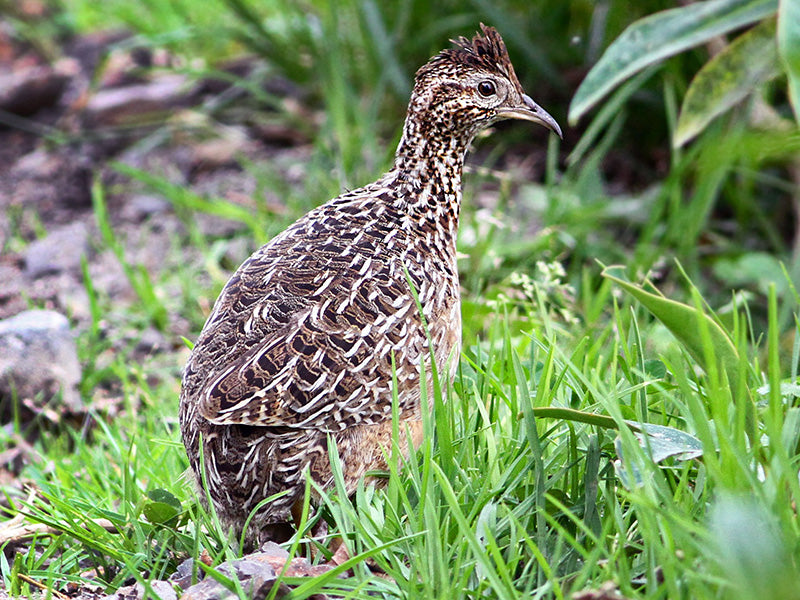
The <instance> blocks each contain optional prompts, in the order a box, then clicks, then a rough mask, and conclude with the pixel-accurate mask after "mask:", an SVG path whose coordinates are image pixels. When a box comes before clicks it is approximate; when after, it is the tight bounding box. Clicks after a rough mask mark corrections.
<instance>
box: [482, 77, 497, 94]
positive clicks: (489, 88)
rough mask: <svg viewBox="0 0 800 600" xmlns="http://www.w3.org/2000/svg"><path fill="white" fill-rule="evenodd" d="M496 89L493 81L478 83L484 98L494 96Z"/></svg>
mask: <svg viewBox="0 0 800 600" xmlns="http://www.w3.org/2000/svg"><path fill="white" fill-rule="evenodd" d="M496 91H497V90H496V89H495V87H494V83H493V82H491V81H481V82H480V83H479V84H478V93H479V94H480V95H481V96H483V97H484V98H488V97H489V96H493V95H494V93H495V92H496Z"/></svg>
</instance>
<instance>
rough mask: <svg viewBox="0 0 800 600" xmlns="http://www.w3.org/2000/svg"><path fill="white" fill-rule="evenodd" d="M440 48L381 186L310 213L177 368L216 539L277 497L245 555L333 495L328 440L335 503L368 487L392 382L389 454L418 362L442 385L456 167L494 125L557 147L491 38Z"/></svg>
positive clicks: (215, 314) (411, 406) (411, 417)
mask: <svg viewBox="0 0 800 600" xmlns="http://www.w3.org/2000/svg"><path fill="white" fill-rule="evenodd" d="M454 44H455V48H452V49H448V50H444V51H442V52H440V53H439V54H437V55H436V56H434V57H433V58H431V59H430V60H429V61H428V63H426V64H425V65H424V66H423V67H422V68H420V69H419V71H417V74H416V77H415V81H414V90H413V92H412V93H411V100H410V102H409V105H408V113H407V116H406V120H405V125H404V126H403V135H402V138H401V140H400V144H399V146H398V148H397V153H396V156H395V159H394V166H393V167H392V168H391V170H390V171H388V172H387V173H386V174H385V175H383V176H381V177H380V178H379V179H378V180H377V181H375V182H373V183H370V184H369V185H366V186H364V187H362V188H359V189H356V190H353V191H350V192H347V193H344V194H342V195H341V196H339V197H337V198H334V199H333V200H330V201H328V202H326V203H325V204H322V205H321V206H319V207H318V208H316V209H314V210H312V211H311V212H309V213H308V214H306V215H305V216H303V217H301V218H300V219H298V220H297V221H296V222H295V223H294V224H293V225H291V226H290V227H289V228H288V229H286V231H284V232H283V233H281V234H280V235H278V236H276V237H275V238H274V239H272V241H270V242H269V243H268V244H266V245H264V246H262V247H261V248H260V249H259V250H257V251H256V252H255V253H254V254H253V255H252V256H251V257H250V258H248V259H247V260H246V261H245V262H244V263H243V264H242V266H241V267H239V269H238V270H237V271H236V273H234V275H233V276H232V277H231V279H230V281H229V282H228V283H227V285H226V286H225V288H224V289H223V291H222V293H221V294H220V296H219V298H218V299H217V302H216V304H215V305H214V308H213V310H212V311H211V314H210V315H209V317H208V321H207V322H206V324H205V326H204V327H203V331H202V333H201V334H200V338H199V339H198V340H197V344H196V345H195V347H194V350H193V352H192V355H191V358H190V359H189V361H188V364H187V365H186V370H185V373H184V376H183V391H182V394H181V403H180V424H181V432H182V435H183V441H184V444H185V445H186V451H187V452H188V455H189V461H190V463H191V468H192V471H193V472H194V476H195V478H196V480H197V482H198V483H200V482H201V481H202V480H203V476H202V472H203V471H205V480H206V482H207V486H208V493H209V495H210V498H211V500H212V502H213V503H214V506H215V508H216V510H217V513H218V515H219V517H220V519H221V521H222V523H223V524H224V525H226V526H228V527H231V528H233V530H234V531H236V532H237V533H241V530H242V528H243V526H244V523H245V520H246V519H247V517H248V515H249V513H250V512H251V511H252V510H253V509H254V508H255V506H256V505H257V504H258V503H259V502H261V501H262V500H264V499H265V498H268V497H269V496H271V495H273V494H276V493H278V492H281V491H286V490H288V493H287V494H286V495H284V496H282V497H280V498H279V499H277V500H275V501H273V502H271V503H269V504H267V505H266V506H264V507H262V508H261V509H260V510H259V512H258V513H257V515H256V516H255V518H254V519H253V520H252V522H251V525H250V531H248V532H247V538H248V540H250V543H251V544H257V543H260V542H261V541H263V540H264V539H265V538H266V537H268V534H267V532H268V531H269V530H270V527H269V526H271V525H272V524H275V523H279V522H285V521H287V520H288V518H289V515H290V512H291V510H292V508H293V506H294V505H295V503H297V502H299V501H302V498H303V493H304V488H305V477H306V473H308V475H309V476H310V477H312V478H313V480H314V481H315V482H316V483H317V484H318V485H319V486H321V487H322V488H323V489H324V488H328V487H330V486H331V485H332V483H333V478H332V475H331V467H330V462H329V453H328V442H329V440H333V441H334V442H335V443H336V446H337V450H338V452H339V455H340V458H341V464H342V469H343V474H344V482H345V486H346V488H347V490H348V491H349V492H350V491H353V490H354V489H355V487H356V484H357V482H358V480H359V479H360V478H361V477H363V476H364V474H365V473H366V472H367V471H371V470H380V469H386V468H387V465H386V459H385V456H387V454H390V453H391V444H392V387H393V369H394V378H395V381H396V383H397V394H398V408H399V418H400V424H399V431H400V437H401V439H400V440H399V444H400V447H401V448H404V449H405V450H406V451H407V449H408V444H409V443H413V444H415V445H417V444H419V442H420V441H421V436H422V416H421V415H422V411H430V410H431V406H430V401H429V402H428V403H427V404H426V405H425V406H422V405H421V400H420V398H421V393H420V378H421V375H420V369H421V368H424V367H423V366H422V365H423V364H424V363H425V362H426V361H427V363H428V364H429V358H430V356H431V355H432V356H433V357H434V359H435V360H436V363H437V367H438V369H439V372H440V373H445V374H447V375H449V376H450V377H452V376H453V374H454V372H455V367H456V364H457V362H458V357H459V352H460V349H461V316H460V300H459V283H458V270H457V266H456V233H457V230H458V215H459V207H460V204H461V173H462V170H463V165H464V155H465V154H466V152H467V149H468V148H469V145H470V143H471V141H472V139H473V138H474V137H475V135H476V134H477V133H478V132H479V131H481V130H482V129H484V128H486V127H488V126H489V125H491V124H492V123H495V122H497V121H499V120H502V119H523V120H527V121H533V122H534V123H539V124H541V125H544V126H545V127H547V128H549V129H551V130H552V131H554V132H556V133H557V134H558V135H561V131H560V129H559V127H558V124H557V123H556V122H555V120H554V119H553V118H552V117H551V116H550V115H549V114H547V112H545V111H544V110H543V109H542V108H541V107H539V106H538V105H537V104H536V103H535V102H534V101H533V100H532V99H531V98H530V96H528V95H527V94H525V92H524V91H523V89H522V86H521V85H520V83H519V80H518V79H517V76H516V74H515V73H514V68H513V67H512V66H511V62H510V61H509V58H508V53H507V52H506V48H505V44H504V43H503V40H502V39H501V37H500V35H499V34H498V33H497V31H495V30H494V29H493V28H491V27H486V26H483V25H481V33H479V34H477V35H476V36H475V37H474V38H473V39H471V40H469V39H466V38H460V39H458V40H456V41H454ZM411 286H413V288H414V290H416V294H417V295H418V298H419V303H420V305H421V312H422V316H421V315H420V311H419V310H418V307H417V304H416V301H415V299H414V296H413V293H412V288H411ZM423 317H424V323H426V324H427V328H428V332H429V335H430V338H428V335H427V334H426V331H425V325H423ZM429 339H430V344H432V348H433V350H432V351H431V348H430V347H429V341H428V340H429ZM393 363H394V366H393ZM427 381H428V382H429V383H430V382H431V377H430V376H428V377H427ZM432 397H433V394H432V393H431V390H428V394H427V398H428V399H429V400H430V399H431V398H432ZM409 437H410V438H411V439H410V440H409V439H408V438H409ZM201 440H202V453H201V448H200V445H201ZM201 457H202V458H201Z"/></svg>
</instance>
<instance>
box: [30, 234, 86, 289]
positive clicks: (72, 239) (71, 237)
mask: <svg viewBox="0 0 800 600" xmlns="http://www.w3.org/2000/svg"><path fill="white" fill-rule="evenodd" d="M88 253H89V231H88V229H87V228H86V225H85V224H83V223H81V222H80V221H78V222H75V223H72V224H71V225H67V226H66V227H61V228H60V229H56V230H54V231H53V232H52V233H50V234H48V235H47V236H45V237H43V238H42V239H40V240H36V241H35V242H33V243H31V244H30V245H29V246H28V249H27V250H26V252H25V275H27V276H28V277H30V278H31V279H36V278H37V277H41V276H42V275H51V274H53V273H61V272H63V271H71V272H74V273H80V270H81V258H82V257H83V256H84V255H86V254H88Z"/></svg>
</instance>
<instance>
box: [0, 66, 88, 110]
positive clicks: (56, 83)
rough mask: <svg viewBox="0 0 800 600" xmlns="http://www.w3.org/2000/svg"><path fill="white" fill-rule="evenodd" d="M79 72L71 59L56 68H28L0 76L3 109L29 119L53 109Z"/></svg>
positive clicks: (1, 108) (0, 95)
mask: <svg viewBox="0 0 800 600" xmlns="http://www.w3.org/2000/svg"><path fill="white" fill-rule="evenodd" d="M77 72H78V65H77V63H76V62H75V61H73V60H70V59H65V60H62V61H60V62H58V63H56V65H55V66H53V67H50V66H44V65H42V66H29V67H23V68H21V69H19V70H17V71H15V72H2V73H0V110H3V111H5V112H8V113H11V114H15V115H20V116H30V115H33V114H36V113H37V112H39V111H40V110H41V109H43V108H47V107H49V106H53V105H54V104H56V103H57V102H58V100H59V98H61V94H62V93H63V92H64V89H65V88H66V86H67V83H68V81H69V79H70V78H71V77H73V76H74V75H75V74H76V73H77Z"/></svg>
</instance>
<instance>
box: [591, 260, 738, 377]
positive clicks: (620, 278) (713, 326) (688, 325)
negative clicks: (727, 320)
mask: <svg viewBox="0 0 800 600" xmlns="http://www.w3.org/2000/svg"><path fill="white" fill-rule="evenodd" d="M602 275H603V277H606V278H607V279H610V280H611V281H613V282H614V283H616V284H617V285H619V286H620V287H621V288H622V289H624V290H625V291H626V292H628V293H629V294H630V295H631V296H633V297H634V298H636V299H637V300H638V301H639V302H641V303H642V304H643V305H644V306H645V308H647V310H649V311H650V312H651V313H653V315H655V317H656V318H657V319H658V320H659V321H661V322H662V323H663V324H664V325H665V326H666V327H667V329H669V330H670V331H671V332H672V335H674V336H675V337H676V338H678V339H679V340H680V341H681V342H682V343H683V345H684V346H685V347H686V349H687V350H688V351H689V353H690V354H691V355H692V356H693V357H694V359H695V360H696V361H697V362H698V363H699V364H700V365H702V366H703V368H705V369H706V370H708V365H707V364H706V363H707V361H706V353H705V350H704V347H703V340H704V335H703V333H702V331H703V329H705V330H706V331H707V332H708V336H709V337H710V339H711V343H712V345H713V346H714V355H715V356H716V357H717V359H718V360H719V363H720V365H721V366H722V368H723V369H724V371H725V374H726V375H727V376H728V381H729V382H735V381H737V380H738V375H737V374H736V373H737V370H738V367H739V352H738V351H737V350H736V346H734V344H733V342H732V341H731V338H730V337H729V336H728V334H727V333H725V330H723V329H722V327H720V326H719V324H718V323H717V322H716V321H715V320H714V319H712V318H711V317H709V316H708V315H707V314H705V313H704V312H702V311H700V310H698V309H697V308H695V307H693V306H689V305H688V304H682V303H681V302H676V301H675V300H670V299H669V298H665V297H664V296H661V295H659V294H655V293H652V292H649V291H646V290H645V289H644V288H643V287H641V286H639V285H635V284H633V283H631V282H630V281H628V280H627V279H626V278H625V276H624V274H623V272H622V268H621V267H606V268H605V269H603V273H602Z"/></svg>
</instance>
